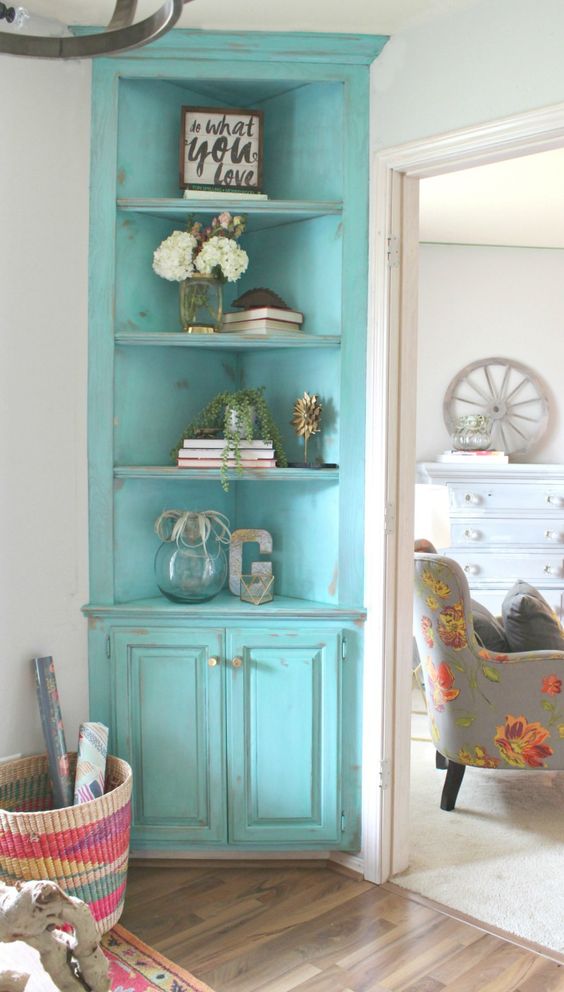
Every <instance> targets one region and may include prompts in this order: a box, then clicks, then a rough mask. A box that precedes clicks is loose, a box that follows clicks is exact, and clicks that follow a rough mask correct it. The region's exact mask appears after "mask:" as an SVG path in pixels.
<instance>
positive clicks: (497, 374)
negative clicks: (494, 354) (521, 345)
mask: <svg viewBox="0 0 564 992" xmlns="http://www.w3.org/2000/svg"><path fill="white" fill-rule="evenodd" d="M465 414H483V415H485V416H487V417H490V418H491V420H492V443H491V447H492V448H493V449H496V450H499V451H505V452H506V454H508V455H524V454H526V453H527V452H528V451H529V450H530V449H531V448H532V447H533V445H535V444H536V443H537V441H538V440H539V439H540V438H541V437H542V435H543V434H544V432H545V431H546V428H547V425H548V414H549V404H548V399H547V397H546V395H545V391H544V386H543V385H542V382H541V381H540V379H539V377H538V376H537V375H536V374H535V373H534V372H532V371H531V369H529V368H527V366H526V365H521V363H520V362H514V361H510V360H509V359H507V358H484V359H481V360H480V361H477V362H472V363H471V364H470V365H466V367H465V368H463V369H461V371H460V372H458V373H457V375H455V377H454V379H453V380H452V382H451V383H450V385H449V387H448V389H447V391H446V395H445V398H444V402H443V417H444V422H445V424H446V427H447V430H448V432H449V434H451V435H452V434H453V432H454V430H455V425H456V422H457V420H458V418H459V417H461V416H463V415H465Z"/></svg>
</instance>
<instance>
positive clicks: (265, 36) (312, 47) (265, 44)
mask: <svg viewBox="0 0 564 992" xmlns="http://www.w3.org/2000/svg"><path fill="white" fill-rule="evenodd" d="M96 30H97V29H96V28H94V27H87V26H83V25H80V26H78V25H77V26H75V27H73V32H74V33H75V34H94V33H95V32H96ZM100 30H102V29H100ZM387 41H389V35H385V34H333V33H326V34H322V33H317V32H307V31H304V32H294V31H292V32H286V31H278V32H266V31H229V32H226V31H204V30H200V29H187V28H174V29H173V30H172V31H169V32H168V34H166V35H165V36H164V37H163V38H160V39H159V40H158V41H155V42H152V44H150V45H145V46H144V47H143V48H138V49H135V50H133V51H131V52H127V53H126V54H124V55H122V56H113V57H112V59H111V61H112V62H118V63H121V62H126V61H128V62H129V61H131V60H139V59H143V60H147V59H151V58H162V57H163V56H164V55H166V56H168V57H171V56H174V55H176V54H177V53H178V54H179V55H181V56H182V57H185V56H186V54H187V53H189V54H190V55H191V56H192V57H193V58H195V59H209V60H214V59H215V60H217V61H223V60H224V59H225V58H226V57H228V58H229V60H230V61H232V62H238V61H244V62H252V61H257V62H263V61H265V60H266V61H278V60H280V61H283V62H300V61H303V62H317V63H319V62H329V63H336V64H344V65H370V63H371V62H373V61H374V59H375V58H377V56H378V55H379V54H380V52H381V51H382V49H383V47H384V45H385V44H386V42H387ZM101 61H106V62H107V61H110V59H105V60H102V59H98V60H96V62H101ZM95 64H96V63H95Z"/></svg>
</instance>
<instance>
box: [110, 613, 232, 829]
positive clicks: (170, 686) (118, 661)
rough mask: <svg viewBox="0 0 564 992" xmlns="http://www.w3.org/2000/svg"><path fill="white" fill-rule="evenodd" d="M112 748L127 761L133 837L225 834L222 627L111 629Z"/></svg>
mask: <svg viewBox="0 0 564 992" xmlns="http://www.w3.org/2000/svg"><path fill="white" fill-rule="evenodd" d="M113 647H114V652H115V657H114V666H115V672H116V682H115V688H116V720H117V727H118V748H119V751H120V753H121V754H123V755H124V756H127V759H128V760H129V762H130V764H131V765H132V768H133V782H134V794H133V809H134V832H133V841H134V843H135V841H136V840H137V839H139V840H140V841H150V840H151V838H153V837H154V838H155V839H156V840H159V839H160V840H162V839H163V837H164V838H168V839H169V840H170V842H171V844H173V843H175V842H177V841H184V842H185V841H196V842H202V841H206V842H210V843H211V842H218V841H225V840H226V830H225V767H224V750H223V747H222V745H221V738H222V733H221V727H222V722H223V679H222V672H221V667H220V665H216V666H215V667H210V666H209V665H208V660H209V659H210V658H211V657H213V658H215V659H217V660H218V661H221V659H222V655H223V635H222V632H221V631H217V630H206V629H201V630H198V631H190V630H185V629H184V630H176V631H174V630H170V631H159V632H158V633H156V634H155V632H151V631H147V632H136V631H131V630H129V631H126V630H115V631H114V633H113Z"/></svg>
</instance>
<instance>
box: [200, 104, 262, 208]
mask: <svg viewBox="0 0 564 992" xmlns="http://www.w3.org/2000/svg"><path fill="white" fill-rule="evenodd" d="M261 182H262V111H261V110H234V109H233V108H232V107H229V108H226V109H223V108H221V107H182V117H181V127H180V186H181V187H182V188H184V189H208V190H217V191H218V192H222V191H228V190H232V191H234V192H235V191H237V192H246V193H253V192H254V193H258V192H260V189H261Z"/></svg>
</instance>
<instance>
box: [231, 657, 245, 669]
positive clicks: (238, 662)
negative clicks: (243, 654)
mask: <svg viewBox="0 0 564 992" xmlns="http://www.w3.org/2000/svg"><path fill="white" fill-rule="evenodd" d="M231 664H232V665H233V668H240V667H241V665H242V664H243V659H242V658H234V659H233V661H232V662H231Z"/></svg>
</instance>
